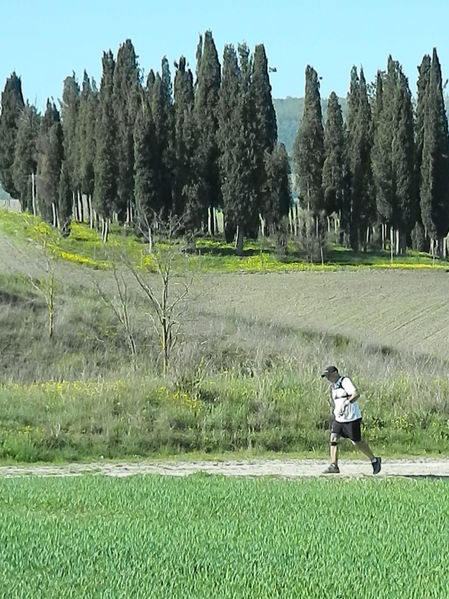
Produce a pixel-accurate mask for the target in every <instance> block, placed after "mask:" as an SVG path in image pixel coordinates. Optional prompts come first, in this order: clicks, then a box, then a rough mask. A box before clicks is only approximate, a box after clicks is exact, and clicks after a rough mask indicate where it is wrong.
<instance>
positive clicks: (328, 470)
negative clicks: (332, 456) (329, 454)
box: [323, 464, 340, 474]
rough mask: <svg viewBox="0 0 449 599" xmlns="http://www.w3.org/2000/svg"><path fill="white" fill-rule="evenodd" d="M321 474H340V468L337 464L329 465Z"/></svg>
mask: <svg viewBox="0 0 449 599" xmlns="http://www.w3.org/2000/svg"><path fill="white" fill-rule="evenodd" d="M323 474H340V468H339V467H338V466H337V464H329V466H328V467H327V468H326V470H324V472H323Z"/></svg>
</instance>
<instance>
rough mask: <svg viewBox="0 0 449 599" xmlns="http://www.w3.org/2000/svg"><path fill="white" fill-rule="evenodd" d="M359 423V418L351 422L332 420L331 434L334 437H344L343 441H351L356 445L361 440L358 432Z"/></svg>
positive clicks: (360, 434)
mask: <svg viewBox="0 0 449 599" xmlns="http://www.w3.org/2000/svg"><path fill="white" fill-rule="evenodd" d="M361 422H362V419H361V418H358V419H357V420H352V421H351V422H337V421H336V420H335V419H334V420H332V424H331V433H334V435H338V436H339V437H344V438H345V439H350V440H351V441H354V443H358V442H359V441H361V440H362V433H361V431H360V423H361Z"/></svg>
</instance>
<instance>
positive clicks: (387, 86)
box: [372, 56, 399, 226]
mask: <svg viewBox="0 0 449 599" xmlns="http://www.w3.org/2000/svg"><path fill="white" fill-rule="evenodd" d="M398 71H399V65H398V63H397V62H396V61H394V60H393V59H392V57H391V56H389V57H388V64H387V71H386V73H381V72H378V74H377V82H376V99H375V106H374V139H373V151H372V169H373V181H374V186H375V193H376V208H377V212H378V215H379V217H380V220H381V222H382V223H385V224H388V225H390V226H394V222H393V220H394V216H393V213H394V196H395V185H394V176H393V164H392V144H393V136H394V123H395V116H396V115H395V110H396V103H395V95H396V89H397V85H398Z"/></svg>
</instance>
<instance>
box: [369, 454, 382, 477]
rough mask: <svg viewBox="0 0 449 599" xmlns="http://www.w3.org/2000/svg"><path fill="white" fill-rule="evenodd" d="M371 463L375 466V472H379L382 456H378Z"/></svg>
mask: <svg viewBox="0 0 449 599" xmlns="http://www.w3.org/2000/svg"><path fill="white" fill-rule="evenodd" d="M371 465H372V467H373V474H379V472H380V470H381V468H382V458H376V461H375V462H371Z"/></svg>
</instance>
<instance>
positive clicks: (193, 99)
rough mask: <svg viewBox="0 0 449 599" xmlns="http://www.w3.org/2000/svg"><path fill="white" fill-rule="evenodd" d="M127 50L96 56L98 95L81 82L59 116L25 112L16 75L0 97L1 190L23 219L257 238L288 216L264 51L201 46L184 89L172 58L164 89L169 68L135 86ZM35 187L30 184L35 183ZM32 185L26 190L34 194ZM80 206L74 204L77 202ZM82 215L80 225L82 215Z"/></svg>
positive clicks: (73, 85) (283, 157) (283, 156)
mask: <svg viewBox="0 0 449 599" xmlns="http://www.w3.org/2000/svg"><path fill="white" fill-rule="evenodd" d="M142 79H143V78H142V74H141V70H140V68H139V65H138V61H137V56H136V53H135V50H134V47H133V44H132V42H131V40H126V41H125V43H124V44H122V45H121V46H120V48H119V50H118V52H117V56H116V57H114V56H113V54H112V52H111V51H109V52H105V53H104V54H103V59H102V77H101V81H100V86H99V89H97V87H96V84H95V81H94V80H93V79H91V78H90V77H89V76H88V75H87V74H86V72H85V73H84V77H83V81H82V84H81V87H80V86H79V84H78V82H77V79H76V76H75V74H72V75H71V76H69V77H67V78H66V79H65V81H64V85H63V93H62V102H61V107H60V111H58V109H57V107H56V105H55V103H54V102H53V101H51V100H48V102H47V107H46V110H45V113H44V114H43V115H42V116H41V115H39V114H38V112H37V110H36V108H35V107H34V106H31V105H29V104H25V103H24V100H23V96H22V90H21V81H20V78H19V77H17V75H16V74H15V73H13V74H12V75H11V77H9V78H8V80H7V82H6V86H5V89H4V91H3V94H2V112H1V118H0V180H1V183H2V185H3V187H4V189H5V190H6V191H8V192H9V193H10V194H11V195H12V196H14V197H18V198H20V201H21V203H22V207H23V209H24V210H29V211H31V210H33V209H35V206H36V197H35V196H36V193H35V191H37V205H38V208H39V211H40V213H41V215H42V216H43V217H44V218H45V219H46V220H48V221H49V222H52V223H53V224H59V225H60V226H62V227H63V226H64V225H65V224H67V223H69V221H70V219H71V217H72V214H74V216H75V217H76V218H78V219H89V220H90V221H91V222H92V221H93V220H94V216H95V217H96V218H97V219H98V222H101V223H102V226H103V234H104V236H105V237H106V235H107V226H108V223H109V222H110V220H111V218H112V217H113V215H117V217H118V220H119V221H120V222H122V223H136V222H145V223H147V224H148V223H151V222H152V219H153V215H158V220H159V219H162V220H163V219H167V218H168V217H169V215H175V216H176V217H180V218H182V222H183V227H184V229H185V231H186V232H187V233H191V234H193V233H195V232H196V231H198V230H201V229H203V230H204V228H209V229H210V230H211V232H212V233H214V231H215V227H216V223H215V216H214V215H215V211H214V210H213V209H214V208H220V209H222V210H223V213H224V219H225V223H226V232H227V235H228V237H229V238H233V237H234V236H235V234H236V232H238V235H237V238H238V243H237V247H238V250H239V251H241V250H242V247H243V238H244V235H245V234H252V235H254V234H257V230H258V228H259V215H261V216H262V217H263V218H264V220H265V222H266V223H267V225H268V226H269V227H271V228H274V227H276V226H277V224H278V223H279V222H280V220H281V219H282V217H283V216H285V215H286V214H287V213H288V210H289V207H290V202H291V192H290V180H289V163H288V156H287V153H286V150H285V147H284V146H283V145H282V144H278V142H277V125H276V117H275V112H274V107H273V102H272V97H271V85H270V81H269V75H268V62H267V57H266V53H265V49H264V46H263V45H262V44H261V45H258V46H256V47H255V49H254V52H253V53H251V52H250V50H249V48H248V47H247V46H246V45H245V44H241V45H239V46H238V48H237V50H236V49H235V48H234V46H232V45H227V46H226V47H225V49H224V55H223V64H222V65H220V62H219V58H218V54H217V50H216V47H215V43H214V40H213V36H212V33H211V32H210V31H207V32H206V33H205V35H204V38H203V37H202V36H200V40H199V44H198V47H197V53H196V74H195V78H194V76H193V74H192V72H191V70H190V69H189V68H188V65H187V63H186V59H185V58H184V57H183V56H181V58H180V59H179V61H178V62H176V63H175V74H174V80H173V82H172V77H171V73H170V67H169V63H168V60H167V59H166V58H165V57H164V58H163V59H162V64H161V70H160V72H157V73H155V72H154V71H153V70H150V72H149V74H148V76H147V78H146V80H145V81H143V80H142ZM34 175H35V177H34ZM34 179H35V180H36V181H37V185H36V190H35V188H34V187H33V181H34ZM83 197H84V199H85V201H81V198H83ZM86 206H87V212H88V215H86V214H83V213H82V212H83V210H84V211H86Z"/></svg>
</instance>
